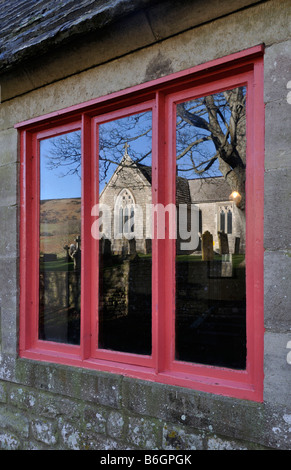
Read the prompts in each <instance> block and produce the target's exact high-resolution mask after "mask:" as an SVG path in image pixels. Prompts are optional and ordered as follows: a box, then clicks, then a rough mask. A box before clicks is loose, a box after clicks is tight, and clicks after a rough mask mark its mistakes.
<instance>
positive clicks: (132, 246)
mask: <svg viewBox="0 0 291 470" xmlns="http://www.w3.org/2000/svg"><path fill="white" fill-rule="evenodd" d="M128 244H129V255H130V256H135V255H136V240H135V238H131V239H130V240H128Z"/></svg>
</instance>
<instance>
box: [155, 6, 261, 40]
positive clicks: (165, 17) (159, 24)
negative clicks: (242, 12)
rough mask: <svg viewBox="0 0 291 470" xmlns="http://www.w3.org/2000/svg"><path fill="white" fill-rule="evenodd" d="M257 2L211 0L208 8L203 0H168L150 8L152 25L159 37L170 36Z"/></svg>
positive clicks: (156, 35)
mask: <svg viewBox="0 0 291 470" xmlns="http://www.w3.org/2000/svg"><path fill="white" fill-rule="evenodd" d="M253 3H256V2H255V1H254V0H235V1H232V2H217V1H216V0H210V2H209V3H208V6H207V8H205V3H204V2H203V0H198V1H195V3H193V0H186V1H185V0H184V1H180V2H176V1H175V0H168V1H166V2H163V3H162V4H161V3H158V4H157V5H154V6H153V7H152V8H151V9H148V12H147V14H148V17H149V20H150V24H151V27H152V29H153V32H154V34H155V37H156V38H158V39H161V38H165V37H169V36H171V35H173V34H177V33H179V32H181V31H185V30H187V29H189V28H193V27H195V26H198V25H200V24H203V23H206V22H208V21H211V20H214V19H216V18H219V17H221V16H223V15H226V14H229V13H232V12H234V11H236V10H238V9H240V8H243V7H246V6H249V5H251V4H253Z"/></svg>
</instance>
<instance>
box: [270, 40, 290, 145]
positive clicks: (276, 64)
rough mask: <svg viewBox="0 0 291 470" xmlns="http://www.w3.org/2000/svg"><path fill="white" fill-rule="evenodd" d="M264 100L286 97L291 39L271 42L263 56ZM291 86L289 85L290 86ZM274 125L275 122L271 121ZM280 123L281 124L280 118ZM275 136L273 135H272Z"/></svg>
mask: <svg viewBox="0 0 291 470" xmlns="http://www.w3.org/2000/svg"><path fill="white" fill-rule="evenodd" d="M264 76H265V83H264V96H265V102H266V103H268V102H270V101H275V100H282V101H286V98H287V93H288V90H287V83H288V82H289V81H290V80H291V41H290V40H289V41H284V42H279V43H276V44H272V45H271V46H269V47H267V48H266V50H265V56H264ZM290 88H291V87H290ZM273 124H274V125H275V124H276V122H273ZM280 124H282V122H281V120H280ZM274 138H275V135H274ZM278 143H279V142H278Z"/></svg>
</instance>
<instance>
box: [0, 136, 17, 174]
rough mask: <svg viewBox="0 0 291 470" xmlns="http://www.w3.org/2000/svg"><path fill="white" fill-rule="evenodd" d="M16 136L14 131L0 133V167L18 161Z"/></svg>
mask: <svg viewBox="0 0 291 470" xmlns="http://www.w3.org/2000/svg"><path fill="white" fill-rule="evenodd" d="M18 156H19V154H18V135H17V130H16V129H7V130H5V131H2V132H0V166H3V165H8V164H11V163H15V162H17V161H18Z"/></svg>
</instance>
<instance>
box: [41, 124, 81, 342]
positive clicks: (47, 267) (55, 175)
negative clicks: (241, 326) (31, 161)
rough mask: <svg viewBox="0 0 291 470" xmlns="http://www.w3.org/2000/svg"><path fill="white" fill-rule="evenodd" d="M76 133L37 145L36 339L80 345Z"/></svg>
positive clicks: (78, 149)
mask: <svg viewBox="0 0 291 470" xmlns="http://www.w3.org/2000/svg"><path fill="white" fill-rule="evenodd" d="M80 235H81V133H80V131H75V132H71V133H68V134H64V135H60V136H57V137H52V138H49V139H45V140H42V141H41V143H40V265H39V267H40V274H39V338H40V339H42V340H47V341H55V342H61V343H68V344H79V343H80V289H81V286H80V282H81V238H80Z"/></svg>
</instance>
